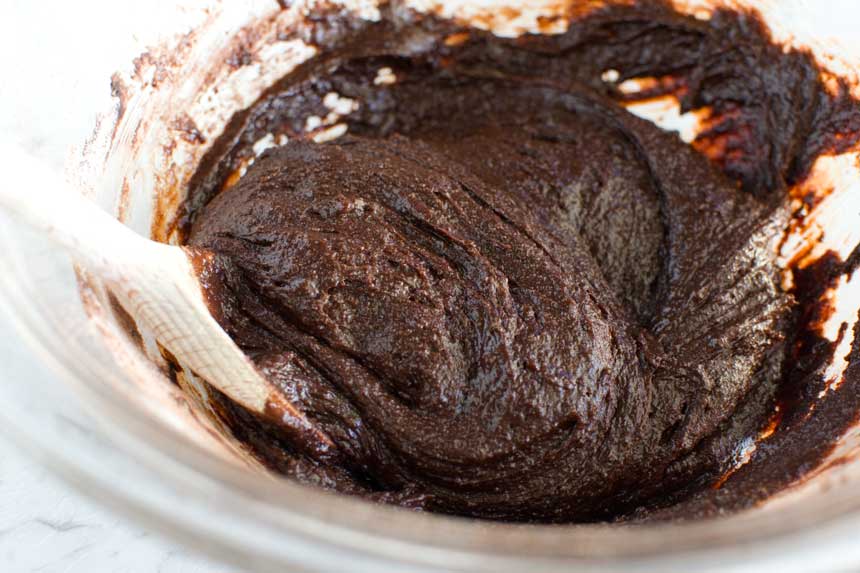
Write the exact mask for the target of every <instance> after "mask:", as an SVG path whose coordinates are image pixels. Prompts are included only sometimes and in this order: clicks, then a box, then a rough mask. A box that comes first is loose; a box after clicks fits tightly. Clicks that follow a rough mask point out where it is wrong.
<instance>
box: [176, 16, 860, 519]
mask: <svg viewBox="0 0 860 573" xmlns="http://www.w3.org/2000/svg"><path fill="white" fill-rule="evenodd" d="M344 21H349V20H348V19H347V17H346V16H344V15H337V14H333V15H331V16H330V19H329V20H325V21H319V22H317V23H315V24H314V25H313V26H311V27H310V28H309V30H311V32H309V33H312V36H313V38H315V39H316V40H317V42H318V43H319V44H320V45H321V46H323V47H325V49H327V50H329V53H330V55H329V56H328V57H327V58H324V63H316V64H313V65H312V66H308V67H306V68H303V69H301V70H298V71H296V72H294V73H293V74H291V75H290V76H289V77H288V78H285V79H284V81H283V82H282V83H281V84H279V85H278V86H275V87H274V88H273V90H272V91H271V93H269V94H267V95H266V96H264V97H263V98H262V99H261V100H260V101H259V102H258V103H257V104H256V105H255V106H254V107H253V108H251V109H250V110H248V111H246V112H243V114H240V116H238V117H237V119H236V120H235V121H234V123H233V125H232V126H231V128H230V129H228V132H227V133H226V134H225V136H224V137H223V138H222V141H221V142H219V144H218V145H216V148H215V149H214V151H213V152H212V153H211V154H210V157H209V160H208V163H207V164H206V165H204V166H203V167H201V172H200V173H199V174H198V175H199V177H198V178H197V187H196V189H195V190H194V192H193V193H192V195H191V199H190V200H189V221H190V234H189V238H188V244H189V245H190V246H192V247H194V248H197V249H207V250H209V251H212V252H214V253H216V254H217V258H218V265H219V273H218V276H219V277H220V281H221V282H222V284H220V286H219V288H218V289H217V292H218V295H217V296H212V297H211V298H212V304H213V308H214V310H215V315H216V317H217V318H218V320H219V321H220V322H221V324H222V325H223V326H224V327H225V329H226V330H227V331H228V332H229V333H230V335H231V336H232V337H233V338H234V339H235V340H236V342H237V343H238V344H239V345H240V346H241V348H242V349H243V350H244V351H246V352H247V353H248V355H249V356H250V357H251V358H252V359H253V360H254V362H255V363H256V364H257V365H258V367H259V368H260V369H261V371H262V372H263V373H264V374H265V375H266V376H267V377H269V378H270V379H271V380H272V381H274V383H275V384H276V385H277V386H278V387H279V388H281V389H282V390H283V392H284V394H285V396H287V397H288V398H289V399H290V400H291V401H292V402H293V403H294V404H296V405H297V406H298V407H299V408H300V409H301V410H302V411H303V412H305V414H306V415H307V417H308V418H309V419H310V420H311V421H312V423H313V424H314V425H316V426H317V427H318V428H319V429H320V430H321V431H322V432H323V433H324V434H325V435H327V436H328V437H329V438H330V439H331V441H332V442H333V443H334V448H333V451H332V452H331V455H330V456H329V457H327V458H326V459H310V458H307V457H305V456H303V455H301V454H300V452H301V451H306V450H307V448H304V447H300V445H298V444H295V443H290V441H289V440H287V439H285V438H284V437H283V436H281V435H279V433H278V431H277V429H276V428H274V427H272V426H269V425H268V424H266V423H263V422H260V421H258V420H254V419H253V418H252V417H251V416H250V415H248V414H246V413H244V412H242V411H240V410H239V409H238V408H236V407H233V406H231V405H229V404H227V403H226V402H225V410H226V414H225V416H226V417H227V419H228V420H229V422H230V424H231V426H233V428H234V431H235V432H236V434H237V435H238V436H239V437H240V438H241V439H243V440H245V441H246V442H247V443H249V444H250V445H251V446H252V447H253V449H254V450H255V451H256V452H257V453H258V454H259V455H260V456H261V457H262V458H263V459H265V460H266V462H267V463H268V464H269V465H270V466H272V467H273V468H275V469H277V470H278V471H281V472H283V473H285V474H287V475H289V476H292V477H294V478H297V479H299V480H301V481H305V482H310V483H315V484H318V485H321V486H324V487H327V488H331V489H335V490H339V491H343V492H347V493H353V494H359V495H363V496H366V497H370V498H373V499H378V500H380V501H385V502H390V503H397V504H400V505H405V506H409V507H416V508H424V509H428V510H432V511H440V512H445V513H454V514H460V515H468V516H475V517H482V518H496V519H507V520H525V521H552V522H559V521H589V520H603V519H613V518H619V517H623V516H628V517H631V516H637V515H638V516H640V517H641V516H645V515H648V514H649V512H651V511H652V510H653V511H658V510H659V508H661V507H669V506H672V505H673V504H675V503H676V502H677V501H678V500H681V499H685V498H688V497H696V496H695V495H694V494H695V492H696V491H698V490H702V489H705V490H706V489H708V488H707V486H708V485H709V484H713V483H714V482H715V480H717V479H718V478H719V477H720V476H721V475H722V474H723V473H724V472H725V471H726V470H727V469H728V468H729V467H730V464H731V454H732V452H733V451H735V450H736V447H737V444H738V443H740V442H741V441H742V440H744V439H745V438H747V437H749V436H754V435H756V433H757V432H758V430H759V429H760V428H761V427H762V426H763V425H764V424H766V423H768V420H769V419H770V417H771V414H772V412H773V409H774V404H775V401H776V400H777V399H778V395H779V390H780V388H781V387H782V386H783V384H784V380H785V379H786V377H787V376H789V375H790V373H791V372H794V363H795V361H796V356H794V355H793V354H792V352H791V350H792V349H796V346H797V345H796V344H794V342H795V340H796V336H797V332H798V331H799V329H802V325H800V324H799V320H800V319H799V317H800V315H802V314H803V313H802V312H801V310H800V309H801V306H802V305H800V304H799V302H798V300H800V298H802V297H801V295H800V294H798V293H787V292H783V290H782V289H781V288H780V284H781V271H780V269H779V268H778V267H777V265H776V253H777V250H778V244H779V241H780V240H781V239H782V237H783V235H784V231H785V229H786V227H787V225H788V223H789V220H790V217H791V213H790V212H789V209H788V204H789V202H788V194H787V190H788V189H789V187H790V186H791V185H792V184H794V183H795V182H796V181H798V180H800V179H801V178H802V177H803V176H804V175H805V174H806V172H807V171H808V168H809V165H810V163H811V161H812V160H813V159H814V158H815V157H816V156H817V155H818V154H820V153H822V152H824V151H832V150H833V147H834V145H836V144H835V143H834V142H835V141H837V140H838V141H839V142H840V144H842V145H845V141H844V138H836V137H834V135H835V134H836V133H837V132H839V130H840V129H842V128H844V127H845V126H846V125H848V124H849V123H850V121H855V120H856V115H857V112H856V109H857V107H856V105H853V102H850V104H849V103H846V101H845V100H844V98H840V96H834V95H832V93H828V92H827V91H826V90H825V89H824V87H823V86H822V85H821V83H820V80H819V73H818V72H819V70H818V68H817V67H816V66H815V64H814V62H813V60H812V59H811V57H809V56H807V55H805V54H802V53H797V52H792V51H783V50H782V48H781V47H779V46H775V45H774V44H772V42H771V41H770V40H769V38H768V35H767V32H766V30H764V28H763V27H762V26H761V24H760V23H759V21H758V20H757V19H756V18H755V16H754V15H753V14H738V13H733V12H732V13H730V12H725V13H717V14H715V15H714V17H713V18H712V19H711V20H710V21H708V22H702V21H699V20H696V19H694V18H691V17H687V16H682V15H679V14H676V13H675V12H673V11H672V10H670V9H669V8H667V7H665V6H663V5H662V4H659V3H646V4H644V5H640V6H638V7H623V8H617V7H616V8H605V9H601V10H598V11H596V12H595V13H592V14H590V15H588V16H586V17H583V18H582V19H581V20H579V21H576V22H574V23H573V24H572V25H571V28H570V30H569V31H568V32H567V33H565V34H563V35H560V36H554V37H543V36H527V37H524V38H520V39H517V40H503V39H499V38H494V37H492V36H490V35H488V34H485V33H480V32H476V31H474V30H467V31H463V30H461V29H459V28H456V27H454V26H453V25H452V24H443V23H441V22H439V21H436V20H434V19H432V18H429V17H419V16H417V15H415V14H412V13H408V12H404V11H403V10H401V9H397V8H396V7H395V8H392V9H391V11H390V12H388V13H385V14H384V15H383V19H382V21H381V22H379V23H375V24H371V23H363V24H357V23H355V24H352V25H351V26H343V25H340V24H342V22H344ZM452 38H456V42H455V41H454V40H452ZM610 68H611V69H612V70H613V71H614V73H616V74H617V75H618V76H619V77H618V78H617V79H618V80H619V81H623V80H624V79H626V78H630V77H639V76H653V77H657V78H661V80H660V81H659V82H658V83H657V85H658V87H661V86H662V89H663V90H664V91H666V92H669V93H673V94H675V95H677V97H679V98H681V99H682V103H683V105H684V106H685V108H687V109H695V108H702V107H704V106H708V107H710V108H712V113H713V116H712V121H713V127H712V129H711V131H710V132H706V133H705V134H703V135H702V136H700V138H699V139H698V140H697V141H696V142H695V143H694V145H693V146H691V145H688V144H686V143H684V142H682V141H681V139H680V138H679V137H678V135H677V134H676V133H671V132H667V131H663V130H661V129H660V128H658V127H656V126H655V125H653V124H652V123H650V122H648V121H645V120H643V119H640V118H638V117H636V116H634V115H633V114H631V113H630V112H628V111H627V110H626V109H625V108H624V107H623V105H622V104H623V103H624V99H625V96H624V94H623V92H622V91H621V90H619V89H618V86H617V84H618V82H611V81H606V74H605V72H606V70H607V69H610ZM380 78H382V80H380ZM332 94H334V96H333V95H332ZM333 100H337V101H340V102H341V103H342V102H346V104H347V105H346V106H345V111H344V112H343V117H340V118H338V119H337V121H340V122H341V124H342V125H343V126H345V127H346V129H347V133H346V134H345V135H342V136H340V137H337V138H335V139H333V140H331V141H327V142H324V143H319V142H317V141H318V140H320V139H322V138H321V137H319V135H318V133H317V134H314V133H309V132H308V130H307V127H308V125H312V124H314V121H313V120H311V121H309V120H308V118H310V117H316V118H317V119H319V118H322V117H326V116H327V114H330V113H331V110H332V109H334V108H337V101H336V102H335V105H333V104H332V101H333ZM340 107H344V106H340ZM852 114H853V115H852ZM328 117H329V118H331V115H329V116H328ZM325 121H328V122H329V123H331V122H332V121H335V120H331V119H329V120H323V122H325ZM316 123H319V121H317V122H316ZM825 127H826V128H827V130H829V131H826V130H825ZM843 133H844V129H843ZM266 134H271V135H270V136H271V137H272V140H277V141H279V142H280V143H282V145H280V146H277V147H275V148H274V149H269V150H268V151H266V152H264V153H263V154H262V155H261V156H259V157H257V158H256V159H255V160H254V162H253V164H252V165H250V167H248V169H247V173H246V174H244V176H242V177H241V178H239V179H238V181H235V177H233V178H230V177H228V175H227V174H229V173H232V172H234V171H235V170H236V169H237V166H238V165H239V164H240V163H241V162H242V161H245V163H247V162H248V161H247V160H248V158H249V157H250V156H251V151H250V150H251V144H252V143H253V142H255V141H258V140H259V139H260V138H261V137H263V136H264V135H266ZM315 140H316V141H315ZM788 474H790V472H788V473H787V474H786V475H788ZM700 497H701V496H700ZM702 503H703V502H701V501H700V506H701V504H702ZM709 503H714V504H716V506H719V504H718V503H716V502H709ZM695 511H704V509H702V507H699V508H698V509H696V510H695ZM637 512H638V513H637Z"/></svg>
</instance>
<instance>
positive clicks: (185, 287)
mask: <svg viewBox="0 0 860 573" xmlns="http://www.w3.org/2000/svg"><path fill="white" fill-rule="evenodd" d="M0 172H2V173H4V174H5V176H4V181H3V182H2V183H1V184H0V207H3V208H5V209H6V210H8V211H10V212H12V213H13V214H14V215H16V216H17V218H18V219H19V220H21V221H22V222H25V223H27V224H29V225H30V226H31V227H33V228H35V229H37V230H40V231H42V232H44V233H45V235H46V236H47V237H48V238H50V239H52V240H53V241H55V242H56V243H58V244H59V245H61V246H63V247H64V248H66V250H68V251H69V253H70V254H72V255H73V256H74V257H76V258H77V259H79V260H80V261H81V262H82V263H83V264H84V265H85V266H87V268H89V270H91V271H93V272H94V273H96V274H98V275H99V276H100V277H101V278H102V279H104V280H105V281H106V283H107V284H108V285H109V286H110V287H111V290H112V291H113V292H114V294H115V295H116V296H117V297H118V298H119V299H120V301H121V302H122V304H123V306H124V307H125V308H126V310H127V311H128V312H129V313H130V314H131V315H132V316H133V317H134V318H135V320H137V321H139V322H140V324H142V325H144V326H145V327H146V328H147V329H149V330H150V331H151V332H152V333H153V334H154V335H155V338H156V339H157V340H158V341H159V342H160V343H161V344H162V345H164V346H165V347H166V348H167V349H168V350H170V352H171V353H173V355H174V356H176V358H177V360H179V362H180V363H181V364H182V365H183V367H186V368H189V369H190V370H192V371H193V372H194V373H195V374H196V375H197V376H199V377H201V378H202V379H204V380H206V381H207V382H208V383H210V384H212V385H213V386H214V387H216V388H218V389H219V390H220V391H221V392H223V393H224V394H226V395H227V396H228V397H229V398H230V399H232V400H233V401H235V402H237V403H239V404H241V405H242V406H244V407H245V408H247V409H249V410H251V411H252V412H256V413H258V414H260V415H262V416H263V417H265V418H268V419H269V420H271V421H273V422H275V423H276V424H277V425H278V426H279V427H280V428H282V429H283V430H285V431H286V432H287V433H289V434H290V435H291V436H292V437H293V438H294V442H295V444H296V446H297V447H298V448H299V449H301V450H304V451H305V453H307V454H308V455H310V456H312V457H314V458H317V459H323V458H328V457H330V456H332V455H334V450H335V448H334V447H333V444H332V442H331V440H330V439H329V438H328V436H326V435H325V434H324V433H323V432H321V431H320V430H319V429H318V428H316V427H315V426H314V425H313V424H312V423H311V422H310V421H309V420H308V419H307V418H306V417H305V416H304V414H303V413H302V412H301V411H300V410H298V409H297V408H296V407H295V406H294V405H293V404H291V403H290V402H289V401H288V400H286V398H285V397H284V396H283V395H282V394H281V393H280V391H278V390H277V389H276V388H274V387H273V386H272V384H271V383H270V382H269V381H268V380H266V379H265V377H263V376H262V375H261V374H260V372H259V371H258V370H257V368H256V367H255V366H254V364H253V363H252V362H251V361H250V359H249V358H248V357H247V356H246V355H245V353H244V352H242V350H241V349H240V348H239V347H238V346H236V344H235V343H234V342H233V340H232V339H231V338H230V336H229V335H228V334H227V333H226V332H224V330H223V329H222V328H221V326H220V325H219V324H218V322H217V321H216V320H215V319H214V318H213V317H212V315H211V314H210V312H209V309H208V308H207V306H206V303H205V293H204V291H203V289H202V287H201V285H200V281H199V278H198V277H197V273H196V271H195V269H194V266H193V264H192V262H191V261H190V260H189V258H188V255H187V254H186V252H185V251H184V250H183V249H182V248H180V247H172V246H169V245H164V244H160V243H156V242H154V241H150V240H149V239H146V238H144V237H141V236H140V235H137V234H136V233H134V232H133V231H132V230H131V229H129V228H128V227H126V226H125V225H123V224H122V223H120V222H119V221H117V220H116V219H114V218H113V217H111V216H110V215H109V214H108V213H106V212H105V211H103V210H102V209H100V208H99V207H98V206H97V205H95V204H94V203H92V202H91V201H89V200H88V199H86V198H85V197H84V196H83V195H81V194H80V193H79V192H78V191H77V190H76V189H74V188H73V187H72V186H71V185H69V184H68V183H66V182H65V181H64V180H63V179H62V178H61V177H60V176H59V175H58V174H56V173H55V172H54V171H53V170H51V169H50V168H46V167H45V166H44V164H43V163H42V162H41V161H39V160H38V159H36V158H34V157H32V156H31V155H29V154H27V153H26V152H24V151H22V150H21V149H20V148H18V147H16V146H14V145H10V144H8V143H4V142H2V141H0Z"/></svg>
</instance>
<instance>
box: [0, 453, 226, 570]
mask: <svg viewBox="0 0 860 573" xmlns="http://www.w3.org/2000/svg"><path fill="white" fill-rule="evenodd" d="M0 571H2V572H4V573H30V572H34V573H35V572H44V573H53V572H57V573H102V572H110V573H114V572H116V573H138V572H139V573H197V572H200V573H219V572H225V573H226V572H228V571H232V569H230V568H228V567H225V566H221V565H218V564H216V563H213V562H211V561H207V560H205V559H204V558H201V557H198V556H196V555H194V554H192V553H191V552H189V551H187V550H185V549H183V548H181V547H178V546H176V545H173V544H172V543H170V542H169V541H167V540H165V539H163V538H162V537H160V536H158V535H156V534H154V533H151V532H149V531H147V530H145V529H141V528H140V527H136V526H135V525H133V524H130V523H127V522H126V521H125V520H123V519H122V518H119V517H117V516H115V515H113V514H111V513H109V512H107V511H105V510H104V509H102V508H100V507H99V506H98V504H97V503H94V502H93V501H91V500H89V499H86V498H84V497H82V496H81V495H79V494H77V493H76V492H74V491H73V490H72V489H71V488H70V487H69V486H67V485H66V484H64V483H62V482H60V481H59V480H58V479H57V478H55V477H54V476H53V475H50V474H49V473H48V472H47V471H46V470H45V469H43V468H41V467H40V466H38V465H37V464H35V463H34V462H32V461H30V460H29V459H27V458H26V457H25V456H23V455H22V454H21V453H20V452H18V451H17V450H16V449H15V448H14V447H13V446H12V445H11V444H9V443H7V442H5V441H0Z"/></svg>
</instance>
